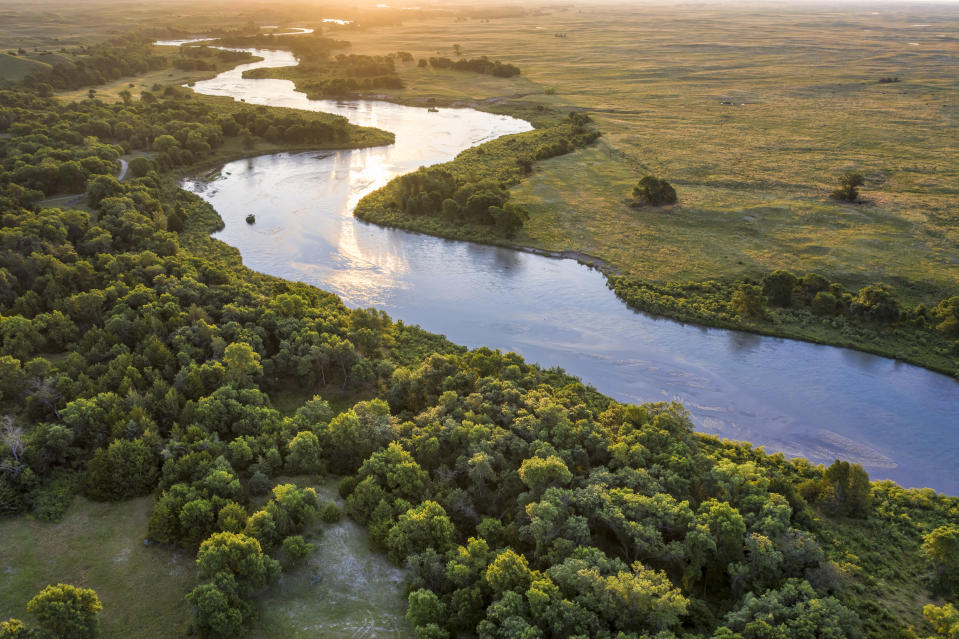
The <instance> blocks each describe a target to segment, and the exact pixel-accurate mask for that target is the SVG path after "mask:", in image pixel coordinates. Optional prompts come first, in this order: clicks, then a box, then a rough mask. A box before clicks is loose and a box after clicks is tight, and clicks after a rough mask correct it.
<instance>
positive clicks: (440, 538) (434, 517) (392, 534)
mask: <svg viewBox="0 0 959 639" xmlns="http://www.w3.org/2000/svg"><path fill="white" fill-rule="evenodd" d="M454 534H455V529H454V528H453V524H452V523H451V522H450V520H449V518H448V517H447V516H446V511H445V510H444V509H443V507H442V506H440V505H439V504H437V503H436V502H433V501H424V502H423V503H422V504H420V505H419V506H417V507H415V508H410V509H409V510H407V511H406V512H405V513H403V514H402V515H400V516H399V518H398V519H397V521H396V524H395V525H394V526H393V527H392V528H390V531H389V533H388V534H387V537H386V549H387V552H388V554H389V556H390V559H392V560H393V561H396V562H399V561H402V560H403V559H404V558H405V557H407V556H408V555H411V554H413V553H414V552H421V551H423V550H426V549H433V550H436V551H437V552H445V551H446V550H448V549H449V548H450V547H451V546H452V544H453V536H454Z"/></svg>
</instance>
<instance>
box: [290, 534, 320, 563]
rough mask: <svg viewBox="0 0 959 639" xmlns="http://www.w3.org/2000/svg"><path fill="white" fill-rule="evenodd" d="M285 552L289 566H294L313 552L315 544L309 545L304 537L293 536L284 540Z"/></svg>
mask: <svg viewBox="0 0 959 639" xmlns="http://www.w3.org/2000/svg"><path fill="white" fill-rule="evenodd" d="M283 552H284V553H285V554H286V556H287V561H288V563H289V565H291V566H293V565H296V564H298V563H300V562H301V561H303V559H305V558H306V557H308V556H309V554H310V553H311V552H313V544H311V543H307V541H306V540H305V539H303V536H302V535H292V536H290V537H287V538H285V539H284V540H283Z"/></svg>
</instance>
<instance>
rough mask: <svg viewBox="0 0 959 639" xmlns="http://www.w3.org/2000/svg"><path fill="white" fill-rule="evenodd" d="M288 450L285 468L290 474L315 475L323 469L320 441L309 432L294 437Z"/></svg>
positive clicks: (302, 432)
mask: <svg viewBox="0 0 959 639" xmlns="http://www.w3.org/2000/svg"><path fill="white" fill-rule="evenodd" d="M288 449H289V454H288V455H287V457H286V467H287V470H288V471H289V472H290V473H292V474H294V475H295V474H299V473H317V472H319V471H320V470H321V468H322V467H323V466H322V451H321V450H320V441H319V439H317V437H316V435H314V434H313V433H312V432H311V431H308V430H304V431H300V432H299V433H297V434H296V435H294V437H293V439H291V440H290V443H289V445H288Z"/></svg>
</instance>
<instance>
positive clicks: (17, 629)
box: [0, 619, 33, 639]
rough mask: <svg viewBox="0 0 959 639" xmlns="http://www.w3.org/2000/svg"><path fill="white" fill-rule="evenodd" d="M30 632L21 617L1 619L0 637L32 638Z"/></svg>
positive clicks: (7, 638) (9, 638) (3, 638)
mask: <svg viewBox="0 0 959 639" xmlns="http://www.w3.org/2000/svg"><path fill="white" fill-rule="evenodd" d="M32 636H33V633H32V632H30V631H29V630H28V629H27V627H26V626H25V625H23V622H22V621H20V620H19V619H7V620H6V621H0V639H32Z"/></svg>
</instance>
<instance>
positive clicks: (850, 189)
mask: <svg viewBox="0 0 959 639" xmlns="http://www.w3.org/2000/svg"><path fill="white" fill-rule="evenodd" d="M864 183H865V179H864V178H863V177H862V173H852V172H849V173H843V174H842V175H841V176H840V177H839V188H838V189H836V190H835V191H833V192H832V199H834V200H839V201H841V202H855V201H856V200H858V199H859V187H860V186H862V185H863V184H864Z"/></svg>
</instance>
